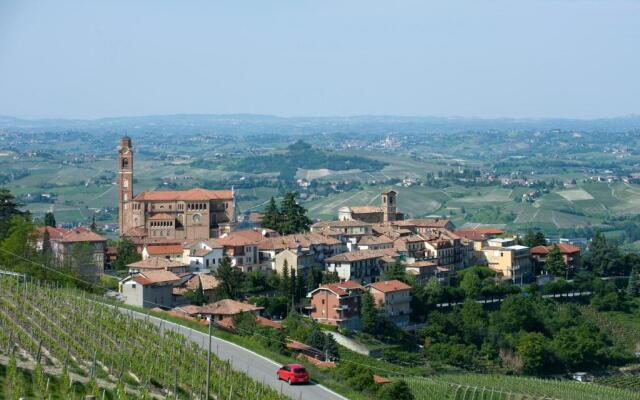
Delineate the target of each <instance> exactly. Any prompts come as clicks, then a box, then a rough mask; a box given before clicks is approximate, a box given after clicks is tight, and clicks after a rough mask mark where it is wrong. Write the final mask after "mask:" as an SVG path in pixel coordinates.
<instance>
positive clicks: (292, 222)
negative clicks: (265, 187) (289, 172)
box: [278, 192, 312, 235]
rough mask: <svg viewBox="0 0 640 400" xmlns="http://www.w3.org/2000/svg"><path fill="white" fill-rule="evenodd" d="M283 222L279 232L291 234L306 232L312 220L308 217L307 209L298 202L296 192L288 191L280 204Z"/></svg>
mask: <svg viewBox="0 0 640 400" xmlns="http://www.w3.org/2000/svg"><path fill="white" fill-rule="evenodd" d="M280 214H281V215H282V222H281V224H280V225H279V228H280V229H278V232H280V233H282V234H284V235H289V234H292V233H300V232H306V231H308V230H309V226H310V225H311V223H312V221H311V220H310V219H309V217H307V210H305V208H304V207H302V206H301V205H299V204H298V203H297V202H296V199H295V194H294V193H293V192H287V194H285V195H284V199H282V204H281V206H280Z"/></svg>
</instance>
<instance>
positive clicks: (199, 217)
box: [191, 214, 202, 223]
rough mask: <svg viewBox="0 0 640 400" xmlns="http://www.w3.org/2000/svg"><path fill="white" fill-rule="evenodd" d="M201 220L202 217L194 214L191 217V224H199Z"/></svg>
mask: <svg viewBox="0 0 640 400" xmlns="http://www.w3.org/2000/svg"><path fill="white" fill-rule="evenodd" d="M201 218H202V217H201V216H200V214H195V215H194V216H193V217H191V219H193V222H195V223H199V222H200V219H201Z"/></svg>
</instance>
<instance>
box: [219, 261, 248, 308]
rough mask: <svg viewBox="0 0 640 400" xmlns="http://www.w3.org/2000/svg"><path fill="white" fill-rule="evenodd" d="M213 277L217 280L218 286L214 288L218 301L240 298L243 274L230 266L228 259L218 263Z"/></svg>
mask: <svg viewBox="0 0 640 400" xmlns="http://www.w3.org/2000/svg"><path fill="white" fill-rule="evenodd" d="M214 276H215V277H216V278H217V279H218V286H217V287H216V296H217V297H218V299H232V300H236V299H238V298H239V297H240V292H241V289H242V286H243V284H244V273H243V272H242V270H240V269H238V268H236V267H233V266H232V265H231V259H230V258H229V257H225V258H223V259H222V261H220V265H219V266H218V269H217V270H216V272H215V274H214Z"/></svg>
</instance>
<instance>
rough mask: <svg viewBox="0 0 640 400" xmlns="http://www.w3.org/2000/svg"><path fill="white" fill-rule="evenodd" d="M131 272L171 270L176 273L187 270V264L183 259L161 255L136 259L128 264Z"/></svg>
mask: <svg viewBox="0 0 640 400" xmlns="http://www.w3.org/2000/svg"><path fill="white" fill-rule="evenodd" d="M127 267H128V268H129V273H130V274H138V273H142V272H146V271H171V272H173V273H174V274H178V273H181V272H187V268H188V267H187V265H185V264H183V263H182V262H181V261H171V260H168V259H166V258H161V257H151V258H147V259H146V260H142V261H136V262H134V263H131V264H129V265H127Z"/></svg>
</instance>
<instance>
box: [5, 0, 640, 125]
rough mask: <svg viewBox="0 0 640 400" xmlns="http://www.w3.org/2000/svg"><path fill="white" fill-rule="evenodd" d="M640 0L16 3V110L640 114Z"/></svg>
mask: <svg viewBox="0 0 640 400" xmlns="http://www.w3.org/2000/svg"><path fill="white" fill-rule="evenodd" d="M639 75H640V0H626V1H625V0H594V1H586V0H505V1H502V0H487V1H485V0H465V1H458V0H439V1H428V0H418V1H403V0H384V1H377V0H362V1H361V0H315V1H304V0H290V1H279V0H255V1H249V0H245V1H243V0H230V1H223V0H206V1H194V0H188V1H187V0H180V1H178V0H175V1H163V0H123V1H120V0H103V1H89V0H78V1H68V0H55V1H29V0H15V1H12V0H0V114H5V115H15V116H21V117H43V116H44V117H80V118H93V117H102V116H123V115H145V114H172V113H216V114H218V113H265V114H277V115H282V116H301V115H309V116H316V115H357V114H385V115H390V114H397V115H420V116H429V115H433V116H454V115H458V116H480V117H502V116H505V117H550V116H557V117H584V118H591V117H601V116H617V115H625V114H632V113H636V114H637V113H640V77H639Z"/></svg>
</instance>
